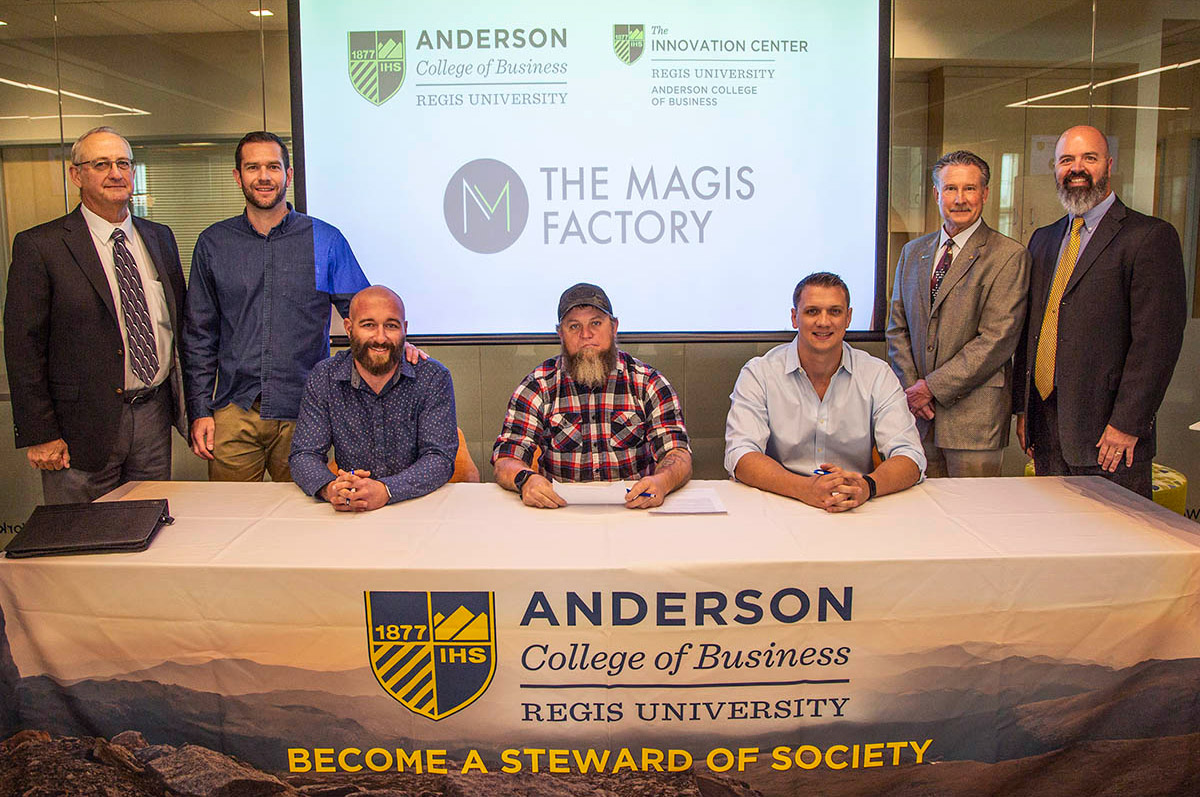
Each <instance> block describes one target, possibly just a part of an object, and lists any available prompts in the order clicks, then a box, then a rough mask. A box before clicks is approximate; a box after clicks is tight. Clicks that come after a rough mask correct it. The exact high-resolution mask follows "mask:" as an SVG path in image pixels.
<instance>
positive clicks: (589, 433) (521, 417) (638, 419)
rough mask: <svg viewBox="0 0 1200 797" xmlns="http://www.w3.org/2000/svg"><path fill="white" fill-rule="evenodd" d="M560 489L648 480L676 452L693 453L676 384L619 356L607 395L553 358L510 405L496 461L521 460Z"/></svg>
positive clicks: (495, 449)
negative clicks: (571, 485)
mask: <svg viewBox="0 0 1200 797" xmlns="http://www.w3.org/2000/svg"><path fill="white" fill-rule="evenodd" d="M536 447H540V448H541V449H542V451H541V458H540V459H539V460H538V470H540V471H541V474H542V475H543V476H545V477H546V478H549V479H553V480H555V481H561V482H580V481H619V480H621V479H635V478H640V477H641V476H648V475H650V474H651V473H653V472H654V464H655V463H656V462H657V461H658V460H659V459H661V458H662V455H663V454H665V453H666V452H668V451H670V450H671V449H672V448H683V449H687V448H688V434H687V429H686V428H684V425H683V409H682V407H680V405H679V397H678V396H677V395H676V394H675V389H674V388H673V387H671V384H670V383H669V382H668V381H667V380H666V378H665V377H663V375H662V374H660V373H659V372H658V371H656V370H654V369H653V368H651V367H650V366H648V365H646V364H645V363H643V362H641V361H640V360H638V359H636V358H634V357H631V356H629V355H628V354H626V353H625V352H623V351H618V352H617V368H616V371H615V372H614V373H612V374H609V377H608V383H607V384H606V385H605V386H604V387H603V388H598V389H596V390H590V389H588V388H586V387H583V386H582V385H579V384H578V383H577V382H575V380H573V379H572V378H571V377H570V375H569V374H568V373H567V371H566V368H565V366H564V365H563V363H562V357H554V358H552V359H549V360H546V362H544V363H542V364H541V365H539V366H538V367H537V368H536V369H534V371H533V373H531V374H530V375H529V376H527V377H525V379H524V380H523V381H522V382H521V384H520V385H519V386H518V387H517V389H516V392H514V393H513V396H512V398H511V399H510V400H509V402H508V412H507V413H505V415H504V427H503V428H502V429H501V430H500V436H499V437H497V438H496V444H495V445H494V446H493V447H492V462H493V463H494V462H495V461H496V460H497V459H499V458H500V457H515V458H516V459H519V460H522V461H523V462H525V463H526V464H528V465H532V463H533V455H534V449H535V448H536Z"/></svg>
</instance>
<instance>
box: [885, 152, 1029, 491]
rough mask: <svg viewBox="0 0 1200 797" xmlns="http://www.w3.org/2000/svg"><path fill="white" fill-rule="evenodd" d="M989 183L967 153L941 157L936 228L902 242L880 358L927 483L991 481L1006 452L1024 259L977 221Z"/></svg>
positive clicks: (1021, 251)
mask: <svg viewBox="0 0 1200 797" xmlns="http://www.w3.org/2000/svg"><path fill="white" fill-rule="evenodd" d="M990 176H991V172H990V169H988V165H987V162H986V161H984V160H983V158H980V157H979V156H978V155H975V154H974V153H971V152H966V151H964V150H960V151H957V152H951V153H949V154H946V155H943V156H942V157H941V158H939V159H938V161H937V163H935V164H934V165H933V185H934V189H935V190H936V193H937V201H938V210H939V211H940V213H941V216H942V222H943V224H942V226H941V228H940V229H938V230H937V232H932V233H929V234H928V235H925V236H922V237H920V238H918V239H916V240H915V241H910V242H909V243H908V244H906V245H905V247H904V250H903V252H901V254H900V263H899V265H898V266H897V268H896V280H895V284H894V289H893V291H892V307H891V315H890V317H889V319H888V329H887V343H888V359H889V360H890V361H891V363H892V370H893V371H895V372H896V376H897V377H899V379H900V383H901V384H902V385H903V386H904V389H905V390H904V392H905V395H906V396H907V397H908V407H909V409H910V410H912V413H913V415H915V416H916V417H917V425H918V427H919V428H920V430H921V442H922V443H923V444H924V446H925V455H926V457H927V458H928V460H929V464H928V467H927V470H926V474H927V475H928V476H952V477H958V476H999V475H1000V465H1001V462H1002V460H1003V456H1004V447H1005V446H1006V445H1008V427H1009V415H1010V414H1011V410H1012V400H1011V392H1012V355H1013V351H1014V350H1015V349H1016V346H1017V341H1018V339H1019V338H1020V335H1021V330H1022V325H1023V323H1024V320H1025V307H1026V303H1027V296H1026V294H1027V291H1028V289H1029V268H1030V259H1029V252H1027V251H1026V250H1025V247H1023V246H1021V244H1019V243H1017V242H1016V241H1014V240H1013V239H1011V238H1009V237H1008V236H1006V235H1001V234H1000V233H998V232H996V231H995V230H993V229H991V228H990V227H988V226H987V224H985V223H984V221H983V218H982V215H983V205H984V202H986V201H987V196H988V179H989V178H990Z"/></svg>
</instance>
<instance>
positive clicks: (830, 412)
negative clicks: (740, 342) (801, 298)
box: [725, 340, 925, 478]
mask: <svg viewBox="0 0 1200 797" xmlns="http://www.w3.org/2000/svg"><path fill="white" fill-rule="evenodd" d="M729 398H730V400H731V402H732V405H731V406H730V408H729V416H728V418H727V419H726V422H725V469H726V470H727V471H729V475H731V476H732V475H733V473H734V470H735V469H736V468H737V463H738V460H740V459H741V458H742V456H743V455H745V454H748V453H750V452H751V451H756V452H758V453H760V454H766V455H767V456H768V457H770V458H771V459H773V460H775V461H776V462H778V463H779V464H781V465H783V467H785V468H787V469H788V470H790V471H792V472H793V473H798V474H801V475H805V476H808V475H811V474H812V472H813V470H814V469H816V468H817V467H819V466H820V465H821V464H822V463H825V462H830V463H833V464H834V465H837V466H839V467H842V468H845V469H847V470H853V471H857V472H859V473H870V472H871V471H872V470H873V467H872V464H871V447H872V446H873V445H874V446H876V447H877V448H878V449H879V453H880V455H882V456H883V458H884V459H888V458H891V457H895V456H904V457H908V458H909V459H911V460H912V461H913V462H915V463H917V467H918V468H920V469H921V476H922V478H924V475H925V452H924V450H923V449H922V447H921V437H920V435H918V434H917V425H916V422H915V420H914V419H913V416H912V413H911V412H909V410H908V401H907V400H906V399H905V397H904V390H903V389H901V387H900V382H899V380H897V379H896V375H895V374H893V373H892V369H891V368H890V367H888V364H887V363H885V362H884V361H883V360H880V359H878V358H877V357H872V356H871V355H869V354H867V353H866V352H864V351H859V350H858V349H853V348H851V347H850V346H849V345H848V344H846V343H843V344H842V363H841V365H839V366H838V369H837V371H835V372H834V374H833V378H832V379H830V381H829V388H828V389H827V390H826V391H825V398H823V399H822V398H818V397H817V391H816V388H814V387H813V385H812V381H811V380H809V378H808V374H806V373H805V372H804V369H803V368H801V367H800V357H799V355H798V354H797V351H796V341H795V340H793V341H792V342H791V343H784V344H782V345H779V346H776V347H775V348H773V349H771V350H770V351H769V352H767V353H766V354H764V355H763V356H761V357H755V358H754V359H752V360H751V361H750V362H748V363H746V364H745V365H744V366H742V372H741V374H739V375H738V380H737V384H736V385H734V388H733V393H732V394H731V395H730V397H729Z"/></svg>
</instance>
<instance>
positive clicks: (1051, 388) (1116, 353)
mask: <svg viewBox="0 0 1200 797" xmlns="http://www.w3.org/2000/svg"><path fill="white" fill-rule="evenodd" d="M1054 158H1055V162H1054V171H1055V181H1056V183H1057V185H1058V197H1059V200H1060V201H1061V202H1062V204H1063V207H1064V208H1066V210H1067V214H1068V215H1067V216H1065V217H1063V218H1061V219H1059V220H1058V221H1056V222H1055V223H1054V224H1051V225H1049V226H1047V227H1042V228H1040V229H1038V230H1036V231H1035V232H1034V233H1033V237H1032V238H1031V239H1030V241H1029V252H1030V254H1031V255H1032V256H1033V271H1032V273H1031V277H1030V286H1029V291H1030V293H1029V297H1030V299H1029V318H1028V321H1027V323H1026V334H1025V336H1024V340H1023V343H1022V345H1021V346H1020V347H1019V348H1018V349H1017V360H1016V367H1017V374H1018V378H1017V379H1016V384H1015V386H1014V396H1013V398H1014V402H1013V403H1014V407H1015V408H1016V410H1017V412H1018V413H1020V414H1018V416H1017V436H1018V439H1019V440H1020V442H1021V446H1022V447H1023V448H1024V449H1025V450H1026V451H1027V453H1029V454H1030V455H1031V456H1032V457H1033V460H1034V466H1035V468H1036V469H1037V473H1038V475H1039V476H1067V475H1070V476H1085V475H1099V476H1105V477H1107V478H1109V479H1111V480H1112V481H1114V482H1116V483H1117V484H1120V485H1122V486H1124V487H1126V488H1128V489H1130V490H1133V491H1134V492H1137V493H1140V494H1141V495H1144V496H1146V497H1147V498H1149V497H1150V494H1151V465H1152V460H1153V458H1154V451H1155V428H1154V425H1155V424H1154V416H1155V413H1156V412H1157V411H1158V407H1159V405H1160V404H1162V400H1163V396H1164V395H1165V394H1166V392H1167V385H1168V384H1169V383H1170V381H1171V374H1172V372H1173V371H1174V370H1175V361H1176V360H1177V359H1178V357H1179V350H1180V347H1181V346H1182V343H1183V328H1184V324H1185V323H1186V319H1187V305H1186V299H1185V292H1186V288H1185V284H1186V280H1185V277H1184V271H1183V254H1182V251H1181V249H1180V246H1179V236H1178V234H1176V232H1175V228H1173V227H1172V226H1171V225H1170V224H1168V223H1167V222H1165V221H1163V220H1162V219H1157V218H1154V217H1153V216H1145V215H1143V214H1141V213H1138V212H1137V211H1135V210H1131V209H1130V208H1127V207H1126V206H1125V205H1124V204H1123V203H1122V202H1121V200H1120V199H1118V198H1117V196H1116V194H1114V193H1113V191H1112V188H1111V187H1110V185H1109V178H1110V175H1111V172H1112V158H1111V157H1110V156H1109V150H1108V142H1107V140H1106V139H1105V137H1104V134H1103V133H1101V132H1100V131H1099V130H1097V129H1096V128H1094V127H1088V126H1080V127H1072V128H1071V129H1070V130H1068V131H1066V132H1065V133H1063V134H1062V136H1061V137H1060V138H1059V139H1058V145H1057V146H1056V147H1055V150H1054Z"/></svg>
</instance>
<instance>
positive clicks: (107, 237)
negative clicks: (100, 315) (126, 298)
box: [79, 204, 174, 390]
mask: <svg viewBox="0 0 1200 797" xmlns="http://www.w3.org/2000/svg"><path fill="white" fill-rule="evenodd" d="M79 207H80V208H81V209H82V210H83V218H84V219H85V220H86V221H87V226H88V230H90V231H91V233H92V242H93V243H94V244H96V254H98V255H100V264H101V265H102V266H104V276H106V277H107V278H108V287H109V289H110V290H111V291H112V297H113V305H114V306H115V307H116V308H117V323H118V324H120V326H121V340H123V341H125V389H126V390H138V389H139V388H144V387H153V386H154V385H160V384H162V382H163V380H164V379H166V378H167V374H168V373H169V372H170V370H171V361H172V359H173V357H172V352H173V351H174V332H173V330H172V329H171V315H170V313H169V312H168V310H167V294H166V289H165V288H164V286H163V284H162V282H161V281H160V280H159V278H158V269H157V268H155V266H154V262H153V261H152V260H151V259H150V253H149V252H147V251H146V244H145V242H144V241H142V236H140V235H138V231H137V228H136V227H134V226H133V216H132V214H131V215H127V216H126V217H125V220H124V221H122V222H121V223H120V224H113V223H112V222H111V221H108V220H106V219H103V218H101V217H100V216H98V215H96V214H95V213H93V212H92V211H91V210H88V208H87V206H86V205H82V204H81V205H80V206H79ZM118 228H119V229H121V230H123V231H124V232H125V246H126V248H128V249H129V253H130V254H131V255H133V259H134V262H136V263H137V267H138V273H139V274H140V275H141V277H142V290H143V291H144V292H145V294H146V309H147V310H148V311H149V313H150V323H151V324H152V325H153V326H154V348H155V349H156V350H157V351H158V372H157V373H156V374H155V375H154V382H153V384H151V385H147V384H145V383H144V382H142V380H141V379H139V378H137V377H136V376H135V375H134V373H133V368H132V367H131V365H130V358H129V337H128V335H127V334H126V332H125V313H124V312H122V310H121V288H120V286H119V285H118V284H117V266H116V262H115V261H114V258H113V241H112V234H113V230H115V229H118Z"/></svg>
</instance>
